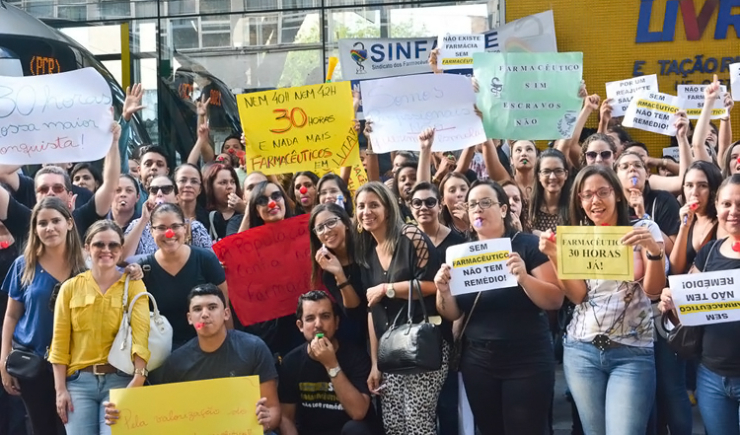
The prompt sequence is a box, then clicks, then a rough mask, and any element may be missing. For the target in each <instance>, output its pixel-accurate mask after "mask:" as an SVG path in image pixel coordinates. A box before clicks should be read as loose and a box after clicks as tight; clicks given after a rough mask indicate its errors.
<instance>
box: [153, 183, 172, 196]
mask: <svg viewBox="0 0 740 435" xmlns="http://www.w3.org/2000/svg"><path fill="white" fill-rule="evenodd" d="M160 190H161V191H162V194H163V195H169V194H170V193H172V192H173V191H174V190H175V186H173V185H171V184H170V185H168V186H149V194H150V195H156V194H157V192H159V191H160Z"/></svg>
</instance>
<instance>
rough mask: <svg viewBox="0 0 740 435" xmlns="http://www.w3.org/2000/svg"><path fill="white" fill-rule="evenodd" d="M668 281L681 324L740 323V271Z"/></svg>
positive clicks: (679, 276) (697, 274) (670, 279)
mask: <svg viewBox="0 0 740 435" xmlns="http://www.w3.org/2000/svg"><path fill="white" fill-rule="evenodd" d="M668 282H669V284H670V287H671V295H672V297H673V303H674V305H675V306H676V312H678V318H679V319H680V320H681V324H682V325H686V326H697V325H710V324H715V323H725V322H737V321H738V320H740V290H738V287H737V285H738V283H740V270H737V269H730V270H722V271H717V272H704V273H693V274H688V275H672V276H669V277H668Z"/></svg>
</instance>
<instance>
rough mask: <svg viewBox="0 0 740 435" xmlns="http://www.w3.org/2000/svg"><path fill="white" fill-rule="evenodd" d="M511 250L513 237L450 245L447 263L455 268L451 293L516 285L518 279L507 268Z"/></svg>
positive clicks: (451, 280) (451, 279)
mask: <svg viewBox="0 0 740 435" xmlns="http://www.w3.org/2000/svg"><path fill="white" fill-rule="evenodd" d="M510 252H511V239H508V238H507V239H491V240H483V241H478V242H471V243H464V244H461V245H455V246H450V247H449V248H447V263H448V264H449V265H450V267H451V268H452V270H451V271H450V291H451V292H452V294H453V295H462V294H465V293H477V292H480V291H486V290H494V289H499V288H507V287H515V286H516V285H517V283H516V278H515V277H514V275H512V274H510V273H509V268H508V267H506V261H507V260H508V259H509V253H510Z"/></svg>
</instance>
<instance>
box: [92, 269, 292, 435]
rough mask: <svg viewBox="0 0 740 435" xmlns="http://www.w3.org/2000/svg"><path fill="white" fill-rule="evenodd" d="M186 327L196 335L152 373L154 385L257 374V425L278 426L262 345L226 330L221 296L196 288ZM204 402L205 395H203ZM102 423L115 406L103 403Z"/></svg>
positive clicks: (211, 288) (111, 420)
mask: <svg viewBox="0 0 740 435" xmlns="http://www.w3.org/2000/svg"><path fill="white" fill-rule="evenodd" d="M188 305H189V311H188V323H190V324H191V325H193V326H194V327H195V329H196V332H197V333H198V337H196V338H193V339H192V340H190V341H189V342H188V343H186V344H185V345H184V346H182V347H180V348H178V349H177V350H175V351H174V352H172V354H171V355H170V356H169V357H168V358H167V360H166V361H165V363H164V365H163V366H162V367H160V368H159V369H157V370H156V372H155V373H152V377H151V379H150V381H151V382H152V383H156V384H169V383H174V382H190V381H203V380H208V379H219V378H229V377H239V376H255V375H256V376H259V378H260V396H261V399H260V400H259V401H258V402H257V408H256V411H255V412H256V415H257V421H259V423H260V424H261V425H262V427H263V428H264V429H265V432H267V433H269V431H270V430H274V429H276V428H277V427H278V425H279V424H280V403H279V402H278V394H277V370H275V365H274V363H273V359H272V356H271V355H270V351H269V350H268V349H267V345H265V343H264V342H263V341H262V340H260V339H259V338H257V337H255V336H254V335H251V334H247V333H246V332H240V331H235V330H233V329H230V330H227V329H226V321H227V320H228V319H229V317H230V316H231V313H230V311H229V309H228V308H227V307H226V298H225V297H224V294H223V292H222V291H221V290H219V288H218V287H216V286H215V285H213V284H201V285H198V286H196V287H195V288H193V290H192V291H191V292H190V294H189V295H188ZM203 400H204V403H206V402H207V401H208V397H207V396H204V397H203ZM105 407H106V409H105V422H106V423H107V424H109V425H111V424H115V423H116V420H118V417H119V412H118V409H116V407H115V404H113V403H106V404H105Z"/></svg>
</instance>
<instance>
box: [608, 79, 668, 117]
mask: <svg viewBox="0 0 740 435" xmlns="http://www.w3.org/2000/svg"><path fill="white" fill-rule="evenodd" d="M642 91H651V92H658V76H657V75H655V74H650V75H649V76H641V77H635V78H631V79H627V80H619V81H616V82H609V83H607V84H606V98H612V99H613V100H614V102H613V103H612V116H613V117H617V116H624V112H626V111H627V107H628V106H629V104H630V101H632V99H633V98H634V97H635V95H636V94H639V93H641V92H642Z"/></svg>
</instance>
